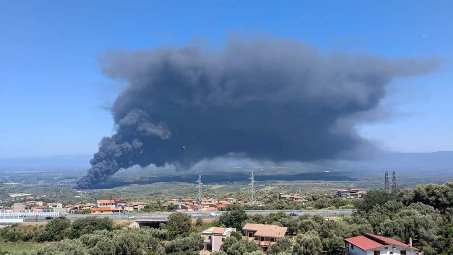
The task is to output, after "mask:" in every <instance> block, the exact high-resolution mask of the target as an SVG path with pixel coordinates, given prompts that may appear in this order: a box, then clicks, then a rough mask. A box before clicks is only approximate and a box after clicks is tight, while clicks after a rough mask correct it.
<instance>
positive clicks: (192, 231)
mask: <svg viewBox="0 0 453 255" xmlns="http://www.w3.org/2000/svg"><path fill="white" fill-rule="evenodd" d="M319 200H321V201H323V200H324V199H323V198H322V197H320V198H319V199H317V200H313V201H319ZM326 201H327V200H326ZM326 201H323V202H322V203H321V202H319V203H320V204H323V203H330V202H332V201H336V200H328V201H327V202H326ZM359 201H360V202H359V203H357V204H356V206H357V211H356V212H355V213H354V215H352V216H349V217H336V218H330V219H328V220H326V219H325V218H323V217H320V216H308V215H303V216H299V217H292V216H289V215H288V214H286V213H282V212H279V213H273V214H269V215H265V216H264V215H252V216H248V215H247V214H246V213H245V211H244V210H243V208H241V207H238V206H230V207H228V208H227V211H226V212H225V213H224V214H223V215H222V216H221V217H220V218H219V220H218V221H214V222H211V221H209V222H208V221H207V222H205V221H203V220H202V219H197V221H196V222H195V224H192V219H191V218H190V217H189V216H188V215H187V214H184V213H173V214H171V215H170V217H169V220H168V222H167V223H166V224H165V225H163V226H161V228H160V229H147V228H145V229H131V228H124V227H114V225H113V223H112V221H111V220H109V219H107V218H83V219H79V220H76V221H74V222H72V223H71V222H70V221H69V220H67V219H65V218H56V219H54V220H52V221H51V222H49V224H47V225H28V226H27V225H17V224H16V225H12V226H9V227H5V228H2V229H0V240H1V241H9V242H19V241H22V242H50V243H49V244H48V245H47V246H45V247H43V248H40V249H39V250H38V251H36V252H34V253H32V254H33V255H38V254H39V255H41V254H50V255H52V254H61V255H65V254H71V255H79V254H80V255H88V254H90V255H91V254H92V255H104V254H118V255H122V254H124V255H126V254H138V255H139V254H148V255H166V254H170V255H183V254H189V255H191V254H193V255H195V254H198V253H199V250H200V249H201V248H202V239H201V237H200V230H202V229H203V228H206V227H209V226H226V227H234V228H236V229H237V230H238V231H240V230H241V228H242V227H243V225H244V224H245V223H247V222H249V223H262V224H275V225H279V226H285V227H287V233H286V237H285V238H282V239H279V240H278V241H277V242H276V243H275V244H273V245H272V246H271V247H270V248H269V250H268V254H270V255H300V254H312V255H317V254H331V255H340V254H343V246H344V241H343V240H344V238H347V237H351V236H355V235H360V234H362V233H366V232H370V233H371V232H372V233H376V234H379V235H383V236H388V237H392V238H394V239H398V240H401V241H403V242H406V243H407V242H408V240H409V239H410V238H412V239H413V243H414V245H415V246H416V247H417V248H419V249H420V251H422V252H424V254H426V255H431V254H442V255H449V254H453V204H452V203H453V183H447V184H444V185H432V184H430V185H422V186H417V187H416V188H414V189H407V190H402V191H399V192H394V193H389V192H386V191H382V190H374V191H370V192H368V195H367V197H366V198H365V199H363V200H359ZM285 203H287V202H285ZM335 203H336V202H335ZM347 203H349V202H347ZM322 206H325V205H322ZM332 206H333V207H336V206H335V205H332ZM0 254H6V252H4V251H3V252H2V251H0ZM214 254H216V255H257V254H262V250H261V249H260V248H259V247H258V246H257V245H256V244H255V242H252V241H246V240H242V238H241V236H240V235H239V234H238V233H236V234H233V235H232V236H231V237H228V238H226V240H225V242H224V245H223V246H222V250H221V251H220V252H217V253H214Z"/></svg>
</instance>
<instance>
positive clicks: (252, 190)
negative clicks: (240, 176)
mask: <svg viewBox="0 0 453 255" xmlns="http://www.w3.org/2000/svg"><path fill="white" fill-rule="evenodd" d="M250 193H251V198H250V200H251V201H250V202H251V203H252V204H255V170H252V177H250Z"/></svg>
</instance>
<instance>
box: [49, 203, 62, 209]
mask: <svg viewBox="0 0 453 255" xmlns="http://www.w3.org/2000/svg"><path fill="white" fill-rule="evenodd" d="M47 207H49V208H54V209H57V208H58V209H60V208H63V204H62V203H47Z"/></svg>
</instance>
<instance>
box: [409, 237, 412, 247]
mask: <svg viewBox="0 0 453 255" xmlns="http://www.w3.org/2000/svg"><path fill="white" fill-rule="evenodd" d="M409 246H410V247H412V237H409Z"/></svg>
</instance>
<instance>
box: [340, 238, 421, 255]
mask: <svg viewBox="0 0 453 255" xmlns="http://www.w3.org/2000/svg"><path fill="white" fill-rule="evenodd" d="M345 245H346V254H348V255H383V254H384V255H390V254H393V255H415V251H417V249H416V248H414V247H412V246H410V245H407V244H405V243H402V242H400V241H397V240H395V239H392V238H388V237H383V236H378V235H373V234H364V235H363V236H355V237H351V238H347V239H345Z"/></svg>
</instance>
